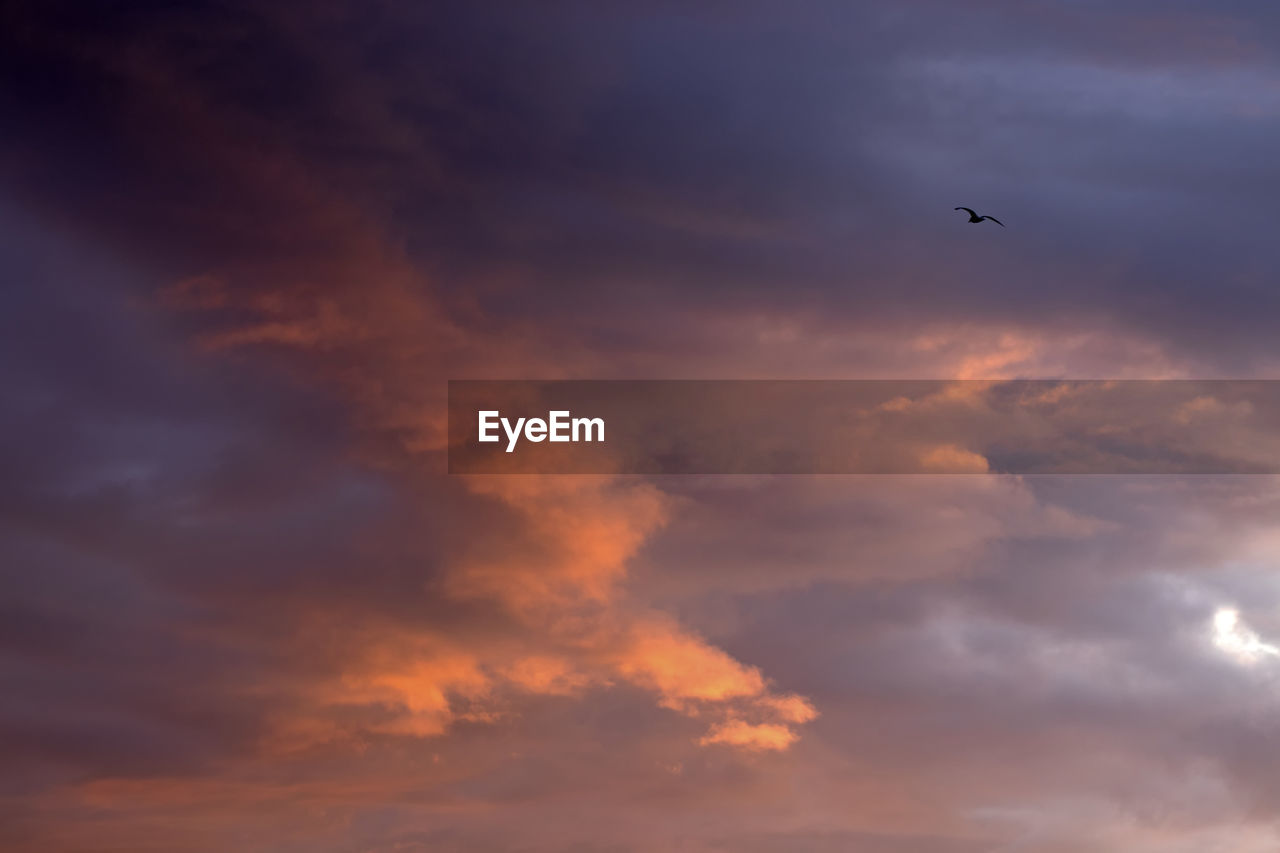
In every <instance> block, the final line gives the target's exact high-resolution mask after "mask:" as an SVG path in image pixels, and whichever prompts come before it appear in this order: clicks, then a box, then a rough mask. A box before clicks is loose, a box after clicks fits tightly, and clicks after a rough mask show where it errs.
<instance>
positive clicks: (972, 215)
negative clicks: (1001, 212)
mask: <svg viewBox="0 0 1280 853" xmlns="http://www.w3.org/2000/svg"><path fill="white" fill-rule="evenodd" d="M956 210H967V211H969V221H970V222H972V223H974V224H975V225H976V224H977V223H979V222H981V221H982V220H984V219H990V220H991V221H992V222H994V223H995V224H997V225H999V226H1000V227H1001V228H1003V227H1004V223H1003V222H1001V221H1000V220H999V219H996V218H995V217H994V216H979V215H978V214H976V213H974V212H973V209H972V208H968V207H957V208H956Z"/></svg>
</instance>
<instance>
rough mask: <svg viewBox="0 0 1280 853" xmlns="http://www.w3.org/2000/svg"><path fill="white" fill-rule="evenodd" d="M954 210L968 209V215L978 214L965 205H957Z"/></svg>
mask: <svg viewBox="0 0 1280 853" xmlns="http://www.w3.org/2000/svg"><path fill="white" fill-rule="evenodd" d="M956 210H968V211H969V215H970V216H977V215H978V214H976V213H974V212H973V211H972V210H971V209H970V208H967V207H957V208H956Z"/></svg>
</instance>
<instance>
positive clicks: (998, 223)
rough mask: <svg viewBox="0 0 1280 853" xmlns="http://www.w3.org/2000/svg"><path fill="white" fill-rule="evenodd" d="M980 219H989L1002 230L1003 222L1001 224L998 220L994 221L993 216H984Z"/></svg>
mask: <svg viewBox="0 0 1280 853" xmlns="http://www.w3.org/2000/svg"><path fill="white" fill-rule="evenodd" d="M982 218H983V219H990V220H991V221H992V222H994V223H995V224H997V225H999V226H1000V227H1001V228H1003V227H1004V223H1003V222H1001V221H1000V220H999V219H996V218H995V217H994V216H984V217H982Z"/></svg>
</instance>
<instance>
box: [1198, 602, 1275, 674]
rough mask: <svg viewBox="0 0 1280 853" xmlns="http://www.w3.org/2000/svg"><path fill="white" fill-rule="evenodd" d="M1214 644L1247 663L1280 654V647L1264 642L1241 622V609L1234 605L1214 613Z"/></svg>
mask: <svg viewBox="0 0 1280 853" xmlns="http://www.w3.org/2000/svg"><path fill="white" fill-rule="evenodd" d="M1213 644H1214V645H1215V646H1217V647H1218V648H1219V649H1221V650H1222V651H1224V652H1226V653H1227V654H1229V655H1231V656H1232V657H1233V658H1235V659H1236V660H1238V661H1240V662H1241V663H1245V664H1253V663H1257V662H1258V661H1260V660H1262V659H1263V658H1265V657H1273V656H1276V655H1280V648H1277V647H1276V646H1274V645H1272V644H1271V643H1264V642H1263V641H1262V638H1261V637H1259V636H1258V634H1257V633H1256V632H1255V631H1254V630H1253V629H1251V628H1249V627H1248V626H1247V625H1244V624H1243V623H1241V621H1240V611H1238V610H1236V609H1235V608H1233V607H1222V608H1219V609H1218V611H1217V612H1216V613H1214V614H1213Z"/></svg>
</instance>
